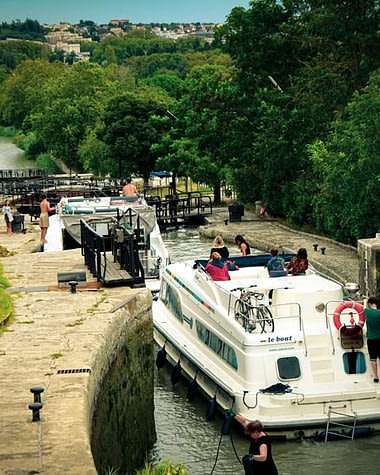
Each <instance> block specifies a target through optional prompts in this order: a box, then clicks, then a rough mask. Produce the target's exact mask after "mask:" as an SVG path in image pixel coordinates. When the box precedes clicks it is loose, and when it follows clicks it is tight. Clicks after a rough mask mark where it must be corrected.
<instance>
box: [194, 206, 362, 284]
mask: <svg viewBox="0 0 380 475" xmlns="http://www.w3.org/2000/svg"><path fill="white" fill-rule="evenodd" d="M241 219H242V220H241V222H230V221H229V213H228V208H216V209H214V210H213V214H212V215H211V216H209V217H208V218H207V221H208V224H207V225H205V226H202V227H201V228H200V232H201V234H202V235H204V236H208V237H210V238H214V237H215V236H217V235H220V236H222V237H223V239H224V240H225V241H226V244H227V246H228V247H229V249H230V252H231V253H234V254H236V255H237V254H238V250H237V248H236V246H235V244H234V239H235V236H236V235H237V234H241V235H243V236H244V238H245V239H246V240H247V241H248V242H249V243H250V245H251V246H253V247H255V248H257V249H260V250H264V251H268V252H269V251H270V249H271V248H272V247H278V248H279V249H280V252H281V249H282V250H283V251H284V252H297V250H298V249H299V248H300V247H304V248H306V249H307V253H308V258H309V262H310V263H311V264H312V265H313V266H314V267H315V268H316V269H317V270H318V271H319V272H321V273H323V274H326V275H328V276H329V277H331V278H333V279H336V280H337V281H339V282H341V283H343V284H344V283H345V282H358V279H359V261H358V253H357V249H356V248H355V247H353V246H348V245H345V244H342V243H339V242H337V241H333V240H332V239H328V238H324V237H321V236H317V235H314V234H308V233H305V232H301V231H297V230H294V229H291V228H289V227H287V226H284V225H283V224H281V223H280V221H277V220H274V219H271V218H269V217H264V218H260V217H259V216H258V215H257V214H255V213H254V212H250V211H245V212H244V216H242V218H241ZM315 244H318V247H317V250H315V246H314V245H315ZM322 248H325V249H324V250H323V251H322Z"/></svg>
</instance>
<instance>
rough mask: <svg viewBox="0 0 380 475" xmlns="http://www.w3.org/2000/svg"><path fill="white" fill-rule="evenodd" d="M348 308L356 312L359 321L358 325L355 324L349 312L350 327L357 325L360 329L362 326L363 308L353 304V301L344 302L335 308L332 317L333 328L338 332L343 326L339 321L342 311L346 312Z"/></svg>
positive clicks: (358, 304) (363, 321)
mask: <svg viewBox="0 0 380 475" xmlns="http://www.w3.org/2000/svg"><path fill="white" fill-rule="evenodd" d="M348 308H352V309H354V310H355V311H356V313H357V314H358V316H359V321H358V323H356V322H355V319H354V316H353V313H352V312H350V324H351V325H359V326H360V327H363V326H364V323H365V315H364V308H363V306H362V305H360V303H357V302H354V301H353V300H345V301H344V302H342V303H340V304H339V305H338V306H337V307H336V309H335V312H334V315H333V321H334V325H335V328H336V329H337V330H340V329H341V327H342V326H343V324H342V323H341V321H340V315H341V313H342V312H343V310H346V309H348Z"/></svg>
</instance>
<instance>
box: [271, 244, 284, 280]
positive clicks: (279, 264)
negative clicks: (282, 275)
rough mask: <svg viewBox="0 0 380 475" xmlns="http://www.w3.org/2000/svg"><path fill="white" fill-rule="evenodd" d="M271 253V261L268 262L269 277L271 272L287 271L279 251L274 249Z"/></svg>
mask: <svg viewBox="0 0 380 475" xmlns="http://www.w3.org/2000/svg"><path fill="white" fill-rule="evenodd" d="M270 253H271V256H272V257H271V258H270V259H269V261H268V264H267V269H268V272H269V275H270V273H271V272H273V271H275V272H276V271H280V272H281V271H284V269H285V261H284V259H283V258H282V257H280V256H279V255H278V249H276V248H273V249H271V250H270Z"/></svg>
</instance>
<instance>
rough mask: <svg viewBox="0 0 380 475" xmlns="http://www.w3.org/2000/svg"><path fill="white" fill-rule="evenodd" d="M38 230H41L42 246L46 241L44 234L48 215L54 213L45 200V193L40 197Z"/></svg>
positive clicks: (53, 209) (47, 223)
mask: <svg viewBox="0 0 380 475" xmlns="http://www.w3.org/2000/svg"><path fill="white" fill-rule="evenodd" d="M40 211H41V212H40V228H41V237H40V241H41V246H43V245H44V244H45V243H46V242H47V241H46V233H47V230H48V227H49V213H51V212H52V211H55V208H51V207H50V203H49V201H48V200H47V196H46V195H45V193H43V194H42V195H41V203H40Z"/></svg>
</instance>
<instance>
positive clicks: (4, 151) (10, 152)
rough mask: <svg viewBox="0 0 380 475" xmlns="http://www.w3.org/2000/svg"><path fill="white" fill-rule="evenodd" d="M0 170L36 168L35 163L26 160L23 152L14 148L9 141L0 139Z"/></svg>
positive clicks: (4, 138) (5, 138)
mask: <svg viewBox="0 0 380 475" xmlns="http://www.w3.org/2000/svg"><path fill="white" fill-rule="evenodd" d="M0 168H1V170H11V169H12V170H15V169H24V168H36V162H34V161H33V160H26V159H25V157H24V152H23V150H21V149H20V148H18V147H16V146H15V145H14V144H13V143H12V140H11V139H9V138H7V137H0Z"/></svg>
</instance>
